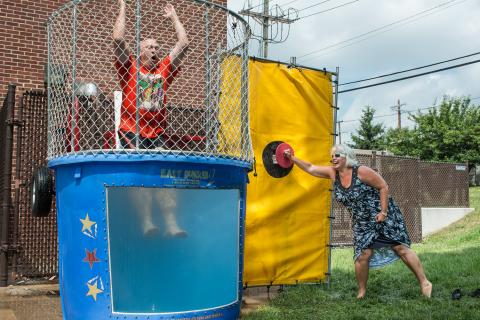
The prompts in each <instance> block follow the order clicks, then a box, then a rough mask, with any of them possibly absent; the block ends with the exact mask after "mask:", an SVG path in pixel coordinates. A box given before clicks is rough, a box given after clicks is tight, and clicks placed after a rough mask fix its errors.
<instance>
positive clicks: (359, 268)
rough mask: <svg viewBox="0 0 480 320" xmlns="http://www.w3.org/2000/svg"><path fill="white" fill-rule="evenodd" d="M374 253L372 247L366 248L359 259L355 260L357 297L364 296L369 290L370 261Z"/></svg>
mask: <svg viewBox="0 0 480 320" xmlns="http://www.w3.org/2000/svg"><path fill="white" fill-rule="evenodd" d="M372 253H373V251H372V249H365V250H364V251H363V252H362V254H361V255H360V256H359V257H358V258H357V260H355V277H356V278H357V284H358V293H357V299H361V298H363V297H364V296H365V293H366V292H367V281H368V263H369V261H370V258H371V256H372Z"/></svg>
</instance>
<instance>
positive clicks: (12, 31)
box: [0, 0, 227, 96]
mask: <svg viewBox="0 0 480 320" xmlns="http://www.w3.org/2000/svg"><path fill="white" fill-rule="evenodd" d="M68 2H70V1H65V0H0V62H1V67H0V96H5V93H6V90H7V84H8V83H12V82H13V83H16V84H17V85H18V87H17V92H23V91H24V90H30V89H40V88H43V87H44V66H45V63H46V62H47V32H46V22H47V19H48V17H49V16H50V15H51V14H52V13H53V12H54V11H56V10H58V8H59V7H61V6H62V5H64V4H66V3H68ZM84 2H91V3H94V2H97V3H99V4H100V3H105V2H106V1H105V0H98V1H96V0H91V1H84ZM110 2H111V3H112V7H114V6H115V3H116V1H115V0H112V1H108V3H110ZM130 2H131V1H130ZM157 2H158V1H157ZM213 2H215V3H218V4H222V5H224V6H226V2H227V1H226V0H216V1H213ZM172 3H174V1H172ZM156 7H160V8H161V6H158V5H156ZM179 11H180V13H182V9H180V10H179ZM111 14H112V15H114V14H115V13H114V12H111ZM195 29H196V28H195V27H193V28H192V30H195ZM108 36H110V34H109V35H108Z"/></svg>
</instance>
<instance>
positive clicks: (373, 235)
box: [333, 166, 410, 268]
mask: <svg viewBox="0 0 480 320" xmlns="http://www.w3.org/2000/svg"><path fill="white" fill-rule="evenodd" d="M352 169H353V171H352V182H351V184H350V186H349V187H348V188H344V187H343V186H342V183H341V181H340V176H339V175H338V172H337V173H336V178H335V182H334V190H333V191H334V194H335V198H336V199H337V200H338V201H339V202H340V203H342V204H343V205H345V207H347V209H348V211H349V212H350V214H351V216H352V222H353V226H352V227H353V237H354V257H353V260H354V261H355V260H357V258H358V257H359V256H360V254H361V253H362V251H363V250H365V249H368V248H371V249H373V255H372V257H371V259H370V263H369V267H370V268H376V267H382V266H385V265H387V264H390V263H392V262H394V261H396V260H398V256H397V255H396V254H395V252H394V251H393V250H392V249H391V246H392V245H395V244H403V245H405V246H407V247H410V238H409V237H408V234H407V228H406V227H405V222H404V220H403V215H402V213H401V212H400V208H399V207H398V206H397V204H396V203H395V201H393V198H392V197H390V196H389V199H388V216H387V218H386V219H385V220H384V221H383V222H381V223H377V222H376V221H375V216H376V215H377V214H378V213H379V212H380V209H381V206H380V193H379V191H378V190H377V189H376V188H374V187H371V186H369V185H368V184H366V183H364V182H362V181H361V180H360V179H359V178H358V176H357V173H358V166H353V167H352Z"/></svg>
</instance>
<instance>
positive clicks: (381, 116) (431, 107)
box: [341, 97, 480, 122]
mask: <svg viewBox="0 0 480 320" xmlns="http://www.w3.org/2000/svg"><path fill="white" fill-rule="evenodd" d="M477 99H480V97H475V98H469V100H470V101H472V100H477ZM440 106H441V105H438V104H437V105H434V106H430V107H420V108H416V109H408V110H402V111H401V113H402V114H403V113H411V112H416V111H421V110H428V109H435V108H438V107H440ZM396 115H397V113H390V114H381V115H377V116H373V117H372V118H375V119H376V118H385V117H393V116H396ZM341 121H342V122H359V121H360V119H350V120H341Z"/></svg>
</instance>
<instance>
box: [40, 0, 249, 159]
mask: <svg viewBox="0 0 480 320" xmlns="http://www.w3.org/2000/svg"><path fill="white" fill-rule="evenodd" d="M172 4H173V5H172ZM225 6H226V0H219V1H215V2H207V1H202V0H178V1H174V2H171V3H169V2H167V1H164V0H130V1H126V0H74V1H71V2H69V3H67V4H65V5H64V6H62V7H61V8H59V9H58V10H57V11H55V12H54V13H53V14H52V15H51V16H50V17H49V19H48V23H47V29H48V44H49V46H48V89H49V90H48V118H49V119H48V121H49V130H48V131H49V137H48V141H49V142H48V158H49V159H52V158H55V157H59V156H65V155H92V154H94V155H106V154H120V153H122V154H124V153H141V154H147V155H149V154H159V153H160V154H162V153H164V154H165V153H168V154H173V155H175V156H192V155H194V156H202V157H220V158H228V159H234V160H240V161H246V162H248V163H250V164H251V163H252V162H253V150H252V147H251V140H250V137H249V128H248V119H249V117H248V52H247V50H248V39H249V37H250V29H249V27H248V24H247V23H246V22H245V21H244V20H243V19H242V18H241V17H240V16H238V15H236V14H235V13H233V12H231V11H229V10H227V9H226V8H225ZM122 10H123V11H122ZM122 12H123V13H122Z"/></svg>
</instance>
